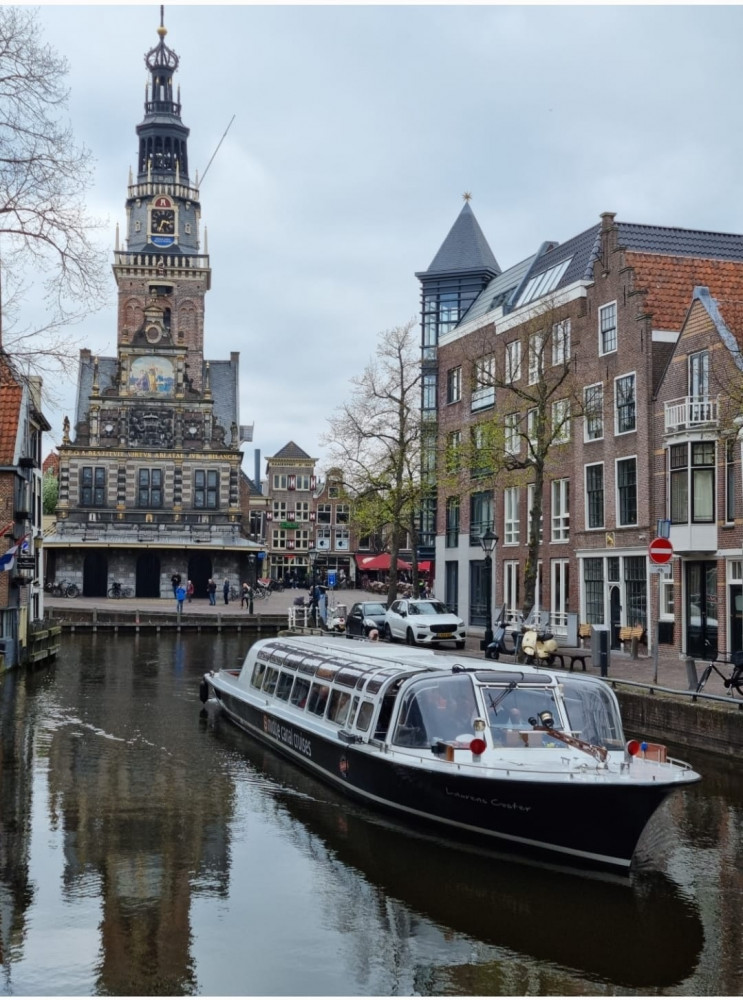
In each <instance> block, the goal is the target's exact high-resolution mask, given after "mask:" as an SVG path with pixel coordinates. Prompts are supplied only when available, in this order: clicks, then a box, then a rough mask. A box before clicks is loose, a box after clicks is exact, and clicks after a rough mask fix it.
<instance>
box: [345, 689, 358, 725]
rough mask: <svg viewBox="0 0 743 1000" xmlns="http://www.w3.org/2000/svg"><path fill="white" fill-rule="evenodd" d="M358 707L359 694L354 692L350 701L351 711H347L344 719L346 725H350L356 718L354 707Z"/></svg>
mask: <svg viewBox="0 0 743 1000" xmlns="http://www.w3.org/2000/svg"><path fill="white" fill-rule="evenodd" d="M358 707H359V696H358V695H357V694H355V695H354V696H353V699H352V701H351V711H350V712H349V713H348V718H347V719H346V725H348V726H352V725H353V720H354V719H355V718H356V709H357V708H358Z"/></svg>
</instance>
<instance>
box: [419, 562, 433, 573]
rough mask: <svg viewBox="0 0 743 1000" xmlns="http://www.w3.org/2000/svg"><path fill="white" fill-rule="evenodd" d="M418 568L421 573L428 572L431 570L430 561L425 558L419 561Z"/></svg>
mask: <svg viewBox="0 0 743 1000" xmlns="http://www.w3.org/2000/svg"><path fill="white" fill-rule="evenodd" d="M418 569H419V571H420V572H421V573H430V572H431V563H430V561H429V560H428V559H427V560H426V561H425V562H419V563H418Z"/></svg>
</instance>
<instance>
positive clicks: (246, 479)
mask: <svg viewBox="0 0 743 1000" xmlns="http://www.w3.org/2000/svg"><path fill="white" fill-rule="evenodd" d="M240 478H241V479H242V480H243V483H244V485H245V488H246V489H247V491H248V493H249V495H250V496H251V497H262V496H263V492H262V491H261V489H260V487H259V486H256V484H255V482H254V480H252V479H251V478H250V476H249V475H248V474H247V473H246V472H243V470H242V469H240Z"/></svg>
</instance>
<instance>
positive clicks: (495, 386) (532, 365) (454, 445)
mask: <svg viewBox="0 0 743 1000" xmlns="http://www.w3.org/2000/svg"><path fill="white" fill-rule="evenodd" d="M570 340H571V328H570V318H569V315H568V313H567V310H566V309H564V308H560V307H557V306H556V305H555V303H554V302H553V301H551V300H549V301H547V302H544V303H542V304H540V305H539V306H537V307H536V308H535V309H534V310H533V311H532V312H531V313H529V314H528V315H527V316H525V317H524V320H523V322H522V323H520V324H519V326H518V327H515V328H514V329H513V330H512V331H511V332H510V333H509V334H507V335H502V336H499V337H497V338H496V332H495V329H494V328H493V327H491V328H489V329H488V330H486V331H484V332H483V333H482V334H481V335H480V336H473V337H472V338H470V341H469V346H468V351H467V361H466V363H467V367H468V368H469V378H470V380H471V384H472V389H473V392H474V396H473V399H474V400H476V401H479V400H480V399H481V400H482V402H483V404H484V405H483V409H482V416H479V415H478V413H477V410H476V411H475V416H474V419H473V422H472V423H471V424H469V425H468V426H467V427H464V428H457V429H454V430H453V431H452V432H451V433H450V436H449V439H448V440H446V439H444V440H443V442H442V448H441V452H440V460H439V466H440V469H441V470H442V475H441V478H440V485H443V487H444V490H445V491H449V492H452V491H454V490H456V492H457V493H458V494H459V495H460V496H466V495H471V494H472V493H475V492H480V491H483V490H488V489H490V490H493V491H498V492H502V491H503V490H504V489H506V488H508V487H512V486H519V487H528V486H531V487H532V489H533V503H532V506H531V509H530V516H529V522H528V543H527V558H526V566H525V570H524V597H523V605H522V611H523V612H524V613H528V611H530V610H531V608H532V607H533V606H534V602H535V596H536V581H537V572H538V566H539V550H540V546H541V542H542V521H543V510H544V488H545V485H546V483H547V481H548V475H549V473H550V471H552V470H555V469H557V468H559V465H560V462H561V461H562V460H563V459H564V456H565V454H566V451H565V449H566V448H568V447H570V445H569V440H570V425H571V421H573V420H574V419H575V418H576V416H578V415H580V414H582V413H583V412H584V401H583V399H582V396H581V395H580V392H579V391H578V384H577V382H576V379H575V373H574V372H575V370H574V356H573V354H572V348H573V347H574V345H571V343H570ZM504 341H509V342H512V343H516V342H517V341H518V343H519V345H520V346H519V348H518V349H516V348H514V349H513V350H512V352H511V353H509V348H508V347H507V346H506V344H504Z"/></svg>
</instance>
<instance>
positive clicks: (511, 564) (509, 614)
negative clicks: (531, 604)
mask: <svg viewBox="0 0 743 1000" xmlns="http://www.w3.org/2000/svg"><path fill="white" fill-rule="evenodd" d="M519 600H520V594H519V561H518V559H504V560H503V603H504V604H505V606H506V618H507V620H508V621H514V620H517V619H518V618H519V615H520V613H521V608H520V607H519V606H518V604H519Z"/></svg>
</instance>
